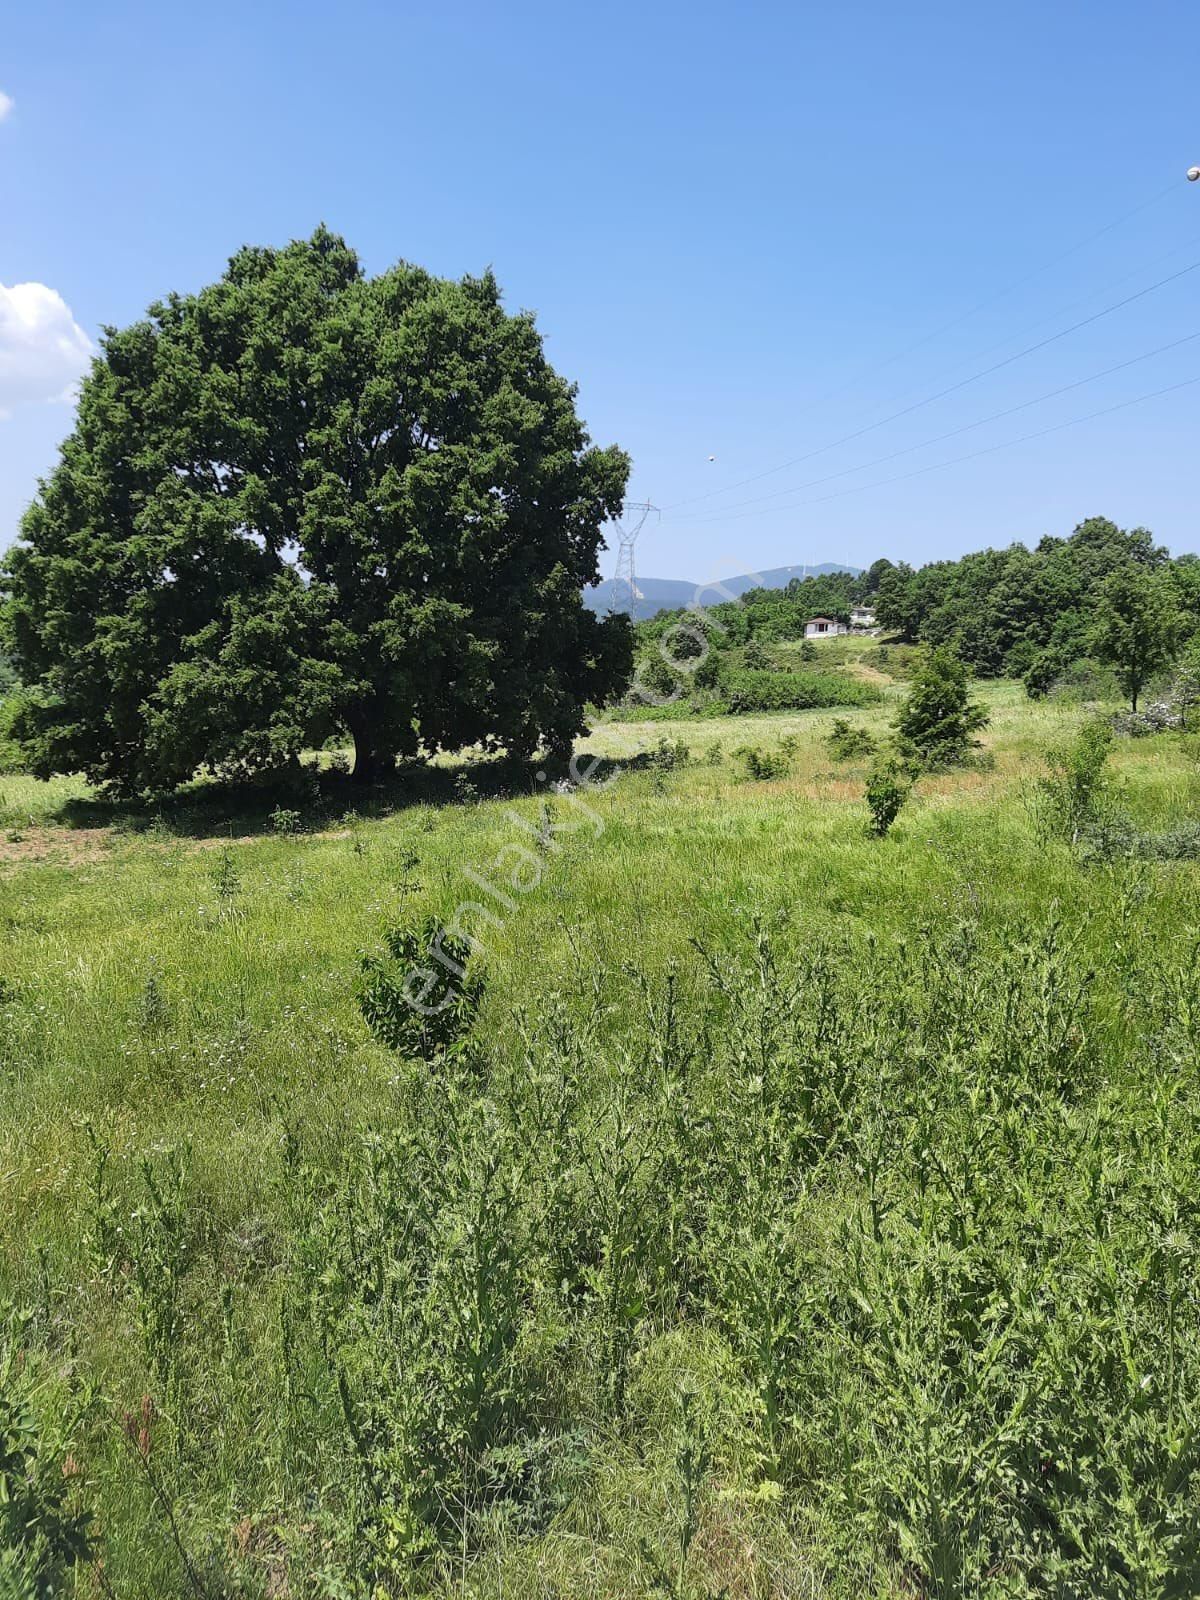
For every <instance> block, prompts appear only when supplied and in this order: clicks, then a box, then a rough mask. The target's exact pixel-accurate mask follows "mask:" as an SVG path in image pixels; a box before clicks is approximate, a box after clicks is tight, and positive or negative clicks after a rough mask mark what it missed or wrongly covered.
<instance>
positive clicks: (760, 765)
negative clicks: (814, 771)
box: [733, 744, 788, 783]
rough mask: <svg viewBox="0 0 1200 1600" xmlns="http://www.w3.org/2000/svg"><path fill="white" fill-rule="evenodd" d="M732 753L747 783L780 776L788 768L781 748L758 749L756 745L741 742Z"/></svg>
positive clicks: (760, 781) (761, 781)
mask: <svg viewBox="0 0 1200 1600" xmlns="http://www.w3.org/2000/svg"><path fill="white" fill-rule="evenodd" d="M733 755H734V759H735V760H736V761H740V762H741V765H742V774H743V777H744V778H745V780H746V782H748V783H763V782H766V781H769V780H770V779H772V778H782V777H783V776H784V775H785V774H786V772H787V770H788V758H787V756H786V755H785V754H784V753H783V751H782V750H760V749H759V748H758V746H757V745H752V744H743V745H739V746H738V748H737V749H736V750H735V751H734V752H733Z"/></svg>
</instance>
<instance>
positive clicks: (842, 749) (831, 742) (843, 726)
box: [825, 717, 875, 761]
mask: <svg viewBox="0 0 1200 1600" xmlns="http://www.w3.org/2000/svg"><path fill="white" fill-rule="evenodd" d="M825 748H826V749H827V750H828V751H829V754H830V755H831V756H832V757H833V759H834V760H835V761H855V760H857V759H858V757H860V756H869V755H872V754H873V753H874V750H875V740H874V739H873V738H872V736H871V734H870V733H869V732H868V730H867V729H866V728H854V727H851V725H850V724H849V723H848V722H847V721H846V719H845V717H835V718H834V719H833V727H832V728H831V729H830V730H829V733H828V734H827V735H826V737H825Z"/></svg>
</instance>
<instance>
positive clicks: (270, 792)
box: [49, 756, 644, 839]
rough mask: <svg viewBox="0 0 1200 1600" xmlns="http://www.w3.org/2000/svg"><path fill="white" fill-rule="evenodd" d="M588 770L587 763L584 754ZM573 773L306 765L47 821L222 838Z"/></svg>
mask: <svg viewBox="0 0 1200 1600" xmlns="http://www.w3.org/2000/svg"><path fill="white" fill-rule="evenodd" d="M643 764H644V763H643V762H642V761H641V759H640V758H637V757H635V758H634V759H632V760H625V761H621V760H613V759H610V758H608V757H606V758H605V759H604V765H603V770H602V772H601V771H600V770H599V769H598V770H597V773H596V777H597V778H600V777H601V776H603V777H604V778H607V777H608V776H609V775H611V774H612V773H613V772H614V771H617V770H621V769H628V768H636V767H638V766H640V765H643ZM581 765H582V770H583V771H585V772H586V771H587V770H588V767H587V764H586V759H585V758H581ZM566 776H567V769H566V765H565V763H553V762H550V761H547V760H546V759H545V758H540V759H535V760H530V761H517V760H514V759H513V758H511V757H509V756H494V757H490V758H484V759H481V760H471V761H467V762H464V763H462V764H459V765H456V766H431V765H426V764H422V763H419V762H406V763H403V764H401V765H398V766H397V767H396V769H395V771H394V772H390V773H388V774H386V775H384V776H381V777H380V778H379V779H378V780H376V781H375V782H372V783H367V784H364V783H356V782H355V781H354V780H353V779H352V778H350V777H349V776H348V775H347V774H346V773H345V772H341V771H338V770H336V769H333V768H326V769H324V770H322V771H317V770H316V769H315V768H313V767H308V766H306V767H303V768H301V769H300V771H299V773H296V774H292V775H291V776H290V777H280V778H279V779H278V780H276V781H272V782H267V781H263V782H258V783H220V782H218V781H216V780H213V779H198V780H196V781H195V782H193V783H190V784H187V785H185V786H184V787H183V788H181V789H179V790H177V791H176V792H175V793H174V794H173V795H169V796H166V797H164V798H162V799H160V800H157V801H137V800H121V799H112V798H107V797H105V796H104V795H93V796H87V797H84V798H73V799H70V800H66V801H64V803H63V805H62V806H61V807H60V808H59V810H58V811H57V812H56V813H54V814H52V816H51V818H50V819H49V820H50V821H51V822H52V823H53V824H57V825H58V826H60V827H65V828H106V827H107V828H113V829H115V830H116V831H117V832H121V833H131V834H139V833H140V834H148V833H149V834H153V833H157V834H165V835H167V836H169V837H174V838H185V839H219V838H233V837H246V836H253V835H260V834H277V833H321V832H325V831H327V830H329V829H330V828H335V827H336V826H337V825H338V824H339V823H345V824H347V825H349V824H353V823H354V822H358V821H366V820H368V819H379V818H383V817H389V816H393V815H395V814H397V813H400V812H403V811H407V810H410V809H412V808H413V807H415V806H437V807H442V806H463V805H473V804H475V803H477V802H478V801H482V800H498V799H500V800H502V799H515V798H517V797H519V796H522V795H537V794H545V793H547V792H548V791H549V790H550V788H551V786H552V785H553V784H554V783H555V782H560V781H562V780H563V779H564V778H565V777H566Z"/></svg>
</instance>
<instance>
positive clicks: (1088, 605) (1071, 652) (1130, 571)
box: [637, 517, 1200, 698]
mask: <svg viewBox="0 0 1200 1600" xmlns="http://www.w3.org/2000/svg"><path fill="white" fill-rule="evenodd" d="M863 604H869V605H871V606H872V607H873V608H874V611H875V613H876V617H877V619H878V622H879V625H880V627H881V629H882V630H883V632H884V633H885V634H887V635H890V636H892V637H893V638H896V639H898V640H900V641H902V642H904V643H906V644H926V645H933V646H937V645H950V646H953V647H954V648H955V649H956V650H957V652H958V654H959V655H960V656H961V657H962V659H963V661H964V662H965V663H966V665H967V667H968V668H969V669H970V671H971V672H972V673H973V674H974V675H976V676H978V677H982V678H996V677H1015V678H1023V679H1024V680H1025V684H1026V687H1027V688H1028V689H1029V692H1030V693H1031V694H1032V695H1035V696H1036V695H1041V694H1045V693H1046V692H1047V691H1048V690H1049V689H1050V688H1051V687H1052V686H1053V684H1054V683H1055V682H1056V681H1058V680H1059V679H1060V678H1061V677H1063V675H1064V674H1066V673H1068V672H1069V671H1070V670H1071V669H1072V668H1073V667H1075V666H1076V665H1077V664H1078V663H1080V662H1086V661H1089V660H1096V661H1099V662H1104V663H1105V664H1106V665H1108V666H1111V667H1115V668H1116V669H1117V671H1118V677H1120V678H1122V679H1125V680H1128V678H1129V668H1128V658H1129V656H1130V654H1131V652H1132V654H1133V656H1134V657H1135V660H1134V665H1133V668H1132V672H1133V680H1134V681H1127V682H1126V683H1125V687H1127V688H1132V690H1133V694H1134V697H1135V698H1136V694H1137V691H1138V690H1139V689H1140V688H1141V686H1142V684H1143V683H1144V682H1146V681H1148V679H1149V678H1151V677H1152V676H1153V673H1154V671H1155V670H1157V668H1159V667H1160V666H1162V665H1163V663H1164V662H1166V661H1168V660H1169V659H1171V658H1172V657H1173V656H1174V655H1177V654H1178V653H1179V651H1180V650H1182V649H1184V648H1186V647H1187V646H1188V644H1189V642H1190V641H1192V640H1195V639H1197V637H1198V636H1200V558H1198V557H1196V556H1194V555H1185V556H1180V557H1179V558H1178V559H1177V560H1172V558H1171V556H1170V553H1169V552H1168V551H1167V550H1166V549H1165V548H1164V547H1163V546H1161V545H1157V544H1155V542H1154V537H1153V535H1152V534H1151V533H1150V532H1149V531H1148V530H1147V529H1145V528H1130V529H1126V528H1119V527H1118V526H1117V525H1116V523H1115V522H1110V521H1109V520H1108V519H1107V518H1106V517H1090V518H1088V520H1087V521H1086V522H1081V523H1080V524H1079V526H1078V527H1077V528H1076V529H1075V530H1074V532H1073V533H1071V535H1070V536H1069V537H1068V538H1065V539H1060V538H1052V537H1049V536H1047V537H1046V538H1044V539H1042V540H1041V541H1040V543H1039V544H1038V545H1037V546H1036V548H1034V549H1032V550H1030V549H1028V548H1027V547H1026V546H1025V545H1023V544H1013V545H1010V546H1009V547H1008V548H1007V549H1004V550H981V551H979V552H977V553H976V554H973V555H968V556H963V557H962V558H961V560H958V561H935V562H931V563H930V564H929V565H928V566H924V567H920V568H913V567H911V566H909V565H908V563H907V562H900V563H898V564H894V563H893V562H891V561H888V560H879V561H876V562H874V563H873V565H872V566H871V567H869V568H868V569H867V571H865V572H863V573H860V574H857V575H855V574H852V573H848V572H837V573H829V574H825V575H823V576H821V577H815V578H805V579H802V580H801V579H794V580H793V581H792V582H791V583H790V584H789V585H788V586H787V588H786V589H752V590H750V591H749V592H748V593H746V594H745V595H743V596H742V597H741V598H740V599H739V600H735V601H727V602H723V603H722V604H720V605H716V606H711V607H709V608H707V609H706V610H705V612H704V613H703V615H702V617H701V616H699V615H697V614H695V613H689V612H687V611H671V612H661V613H660V614H659V615H658V616H657V617H654V618H652V619H651V620H650V621H648V622H644V623H641V624H639V626H638V629H637V634H638V642H639V650H640V652H642V653H648V652H651V651H653V650H655V649H663V648H667V649H668V650H669V653H670V654H672V655H675V656H678V655H679V654H682V653H684V652H683V651H682V650H681V648H680V646H679V642H678V641H679V640H680V639H681V638H682V636H683V633H684V632H685V631H686V630H688V629H691V630H692V631H695V632H698V633H699V634H700V636H701V637H703V638H704V640H705V643H706V645H707V648H708V649H709V650H716V651H718V652H721V651H726V650H729V649H730V648H733V649H737V648H739V647H740V648H743V649H744V648H745V647H746V646H748V645H752V644H754V643H758V644H762V645H768V646H769V645H771V644H779V643H783V642H786V641H788V640H795V639H802V638H803V637H804V626H805V623H806V622H808V621H809V619H810V618H812V617H815V616H827V617H832V618H836V619H837V620H839V621H842V622H848V621H849V619H850V612H851V609H852V608H853V607H854V606H857V605H863ZM1122 630H1124V631H1125V632H1128V633H1130V634H1131V635H1138V636H1140V637H1141V639H1142V640H1143V641H1144V640H1145V638H1146V637H1147V636H1148V635H1156V637H1155V639H1154V642H1153V646H1152V648H1150V650H1149V651H1148V654H1147V659H1146V660H1145V661H1143V662H1139V661H1138V660H1137V659H1136V657H1137V656H1138V653H1139V640H1138V638H1136V637H1135V638H1132V639H1126V640H1121V639H1116V638H1114V635H1115V634H1118V633H1120V632H1121V631H1122ZM1102 634H1103V635H1104V636H1103V637H1102ZM1143 653H1144V652H1143Z"/></svg>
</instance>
